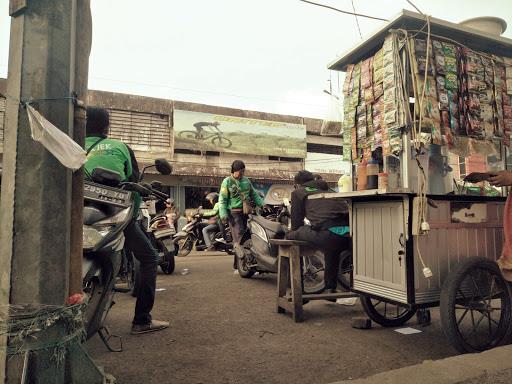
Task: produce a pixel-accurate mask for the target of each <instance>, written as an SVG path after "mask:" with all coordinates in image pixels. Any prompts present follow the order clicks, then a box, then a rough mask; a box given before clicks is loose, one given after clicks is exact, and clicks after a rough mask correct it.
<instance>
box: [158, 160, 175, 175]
mask: <svg viewBox="0 0 512 384" xmlns="http://www.w3.org/2000/svg"><path fill="white" fill-rule="evenodd" d="M155 167H156V170H157V171H158V173H160V174H162V175H170V174H171V173H172V165H171V164H170V163H169V162H168V161H167V160H166V159H156V160H155Z"/></svg>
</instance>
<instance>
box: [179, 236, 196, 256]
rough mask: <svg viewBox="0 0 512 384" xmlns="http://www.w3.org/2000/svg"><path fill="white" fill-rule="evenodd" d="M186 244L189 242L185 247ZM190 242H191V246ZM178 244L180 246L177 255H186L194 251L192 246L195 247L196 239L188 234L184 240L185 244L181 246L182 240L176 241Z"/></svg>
mask: <svg viewBox="0 0 512 384" xmlns="http://www.w3.org/2000/svg"><path fill="white" fill-rule="evenodd" d="M185 244H187V247H184V245H185ZM188 244H190V246H189V245H188ZM176 246H177V247H178V252H177V253H176V255H177V256H179V257H185V256H188V254H189V253H190V252H192V248H194V240H193V238H192V236H187V237H185V240H184V241H183V246H180V241H178V242H177V243H176Z"/></svg>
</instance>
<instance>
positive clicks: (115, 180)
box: [91, 167, 121, 187]
mask: <svg viewBox="0 0 512 384" xmlns="http://www.w3.org/2000/svg"><path fill="white" fill-rule="evenodd" d="M91 179H92V181H94V182H95V183H98V184H104V185H108V186H110V187H117V186H118V185H119V183H120V182H121V175H120V174H119V172H116V171H111V170H110V169H106V168H101V167H97V168H94V170H93V171H92V175H91Z"/></svg>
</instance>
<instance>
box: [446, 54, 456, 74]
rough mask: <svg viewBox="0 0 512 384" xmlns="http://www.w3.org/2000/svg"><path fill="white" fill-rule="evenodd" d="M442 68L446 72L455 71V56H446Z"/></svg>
mask: <svg viewBox="0 0 512 384" xmlns="http://www.w3.org/2000/svg"><path fill="white" fill-rule="evenodd" d="M444 69H445V71H446V73H448V72H452V73H457V59H456V58H455V57H451V56H446V57H445V58H444Z"/></svg>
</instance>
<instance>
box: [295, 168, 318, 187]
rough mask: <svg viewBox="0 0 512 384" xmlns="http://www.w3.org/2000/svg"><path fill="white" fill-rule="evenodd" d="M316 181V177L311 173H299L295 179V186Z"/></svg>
mask: <svg viewBox="0 0 512 384" xmlns="http://www.w3.org/2000/svg"><path fill="white" fill-rule="evenodd" d="M311 180H315V175H313V174H312V173H311V172H309V171H299V172H297V174H296V175H295V177H294V182H295V184H298V185H302V184H304V183H307V182H308V181H311Z"/></svg>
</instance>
